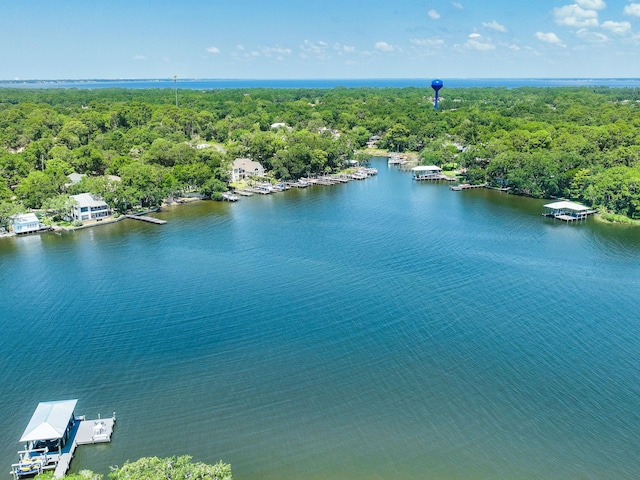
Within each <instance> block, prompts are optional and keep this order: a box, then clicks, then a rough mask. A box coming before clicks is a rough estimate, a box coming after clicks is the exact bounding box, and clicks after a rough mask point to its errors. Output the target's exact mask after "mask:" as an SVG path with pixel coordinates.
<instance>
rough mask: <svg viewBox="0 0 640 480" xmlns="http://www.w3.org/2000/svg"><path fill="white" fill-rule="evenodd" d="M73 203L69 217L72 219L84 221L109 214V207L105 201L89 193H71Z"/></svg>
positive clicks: (100, 218) (97, 218)
mask: <svg viewBox="0 0 640 480" xmlns="http://www.w3.org/2000/svg"><path fill="white" fill-rule="evenodd" d="M70 198H71V200H73V202H74V205H73V208H72V209H71V217H72V218H73V219H74V220H80V221H83V222H86V221H88V220H102V219H103V218H105V217H108V216H110V215H111V208H109V205H107V203H106V202H104V201H102V200H100V199H99V198H98V197H96V196H94V195H92V194H90V193H81V194H79V195H71V197H70Z"/></svg>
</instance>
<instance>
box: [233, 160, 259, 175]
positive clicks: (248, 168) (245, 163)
mask: <svg viewBox="0 0 640 480" xmlns="http://www.w3.org/2000/svg"><path fill="white" fill-rule="evenodd" d="M233 168H234V169H237V168H242V169H243V170H244V171H245V172H255V171H258V170H262V165H260V162H254V161H253V160H250V159H248V158H236V159H235V160H234V161H233Z"/></svg>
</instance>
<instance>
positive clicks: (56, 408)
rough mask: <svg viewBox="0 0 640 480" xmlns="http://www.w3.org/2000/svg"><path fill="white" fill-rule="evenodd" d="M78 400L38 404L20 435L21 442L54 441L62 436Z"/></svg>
mask: <svg viewBox="0 0 640 480" xmlns="http://www.w3.org/2000/svg"><path fill="white" fill-rule="evenodd" d="M76 403H78V400H60V401H57V402H40V403H39V404H38V408H36V411H35V412H33V415H32V416H31V420H30V421H29V424H28V425H27V428H25V430H24V433H23V434H22V438H21V439H20V441H21V442H35V441H37V440H56V439H58V438H62V437H63V436H64V432H65V430H66V429H67V425H68V424H69V420H70V419H71V417H72V416H73V410H74V409H75V408H76Z"/></svg>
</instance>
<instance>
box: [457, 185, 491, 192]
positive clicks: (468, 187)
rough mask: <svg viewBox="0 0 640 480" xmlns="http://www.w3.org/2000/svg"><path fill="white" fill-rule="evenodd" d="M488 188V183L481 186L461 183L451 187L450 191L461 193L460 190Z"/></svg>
mask: <svg viewBox="0 0 640 480" xmlns="http://www.w3.org/2000/svg"><path fill="white" fill-rule="evenodd" d="M486 186H487V184H486V183H481V184H479V185H472V184H470V183H461V184H460V185H452V186H450V187H449V189H450V190H453V191H456V192H459V191H460V190H469V189H470V188H485V187H486Z"/></svg>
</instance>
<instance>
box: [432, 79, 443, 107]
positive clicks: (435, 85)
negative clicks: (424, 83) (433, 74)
mask: <svg viewBox="0 0 640 480" xmlns="http://www.w3.org/2000/svg"><path fill="white" fill-rule="evenodd" d="M443 86H444V83H442V80H434V81H433V82H431V88H433V89H434V90H435V92H436V102H435V104H434V107H435V109H436V110H438V92H439V91H440V89H441V88H442V87H443Z"/></svg>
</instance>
